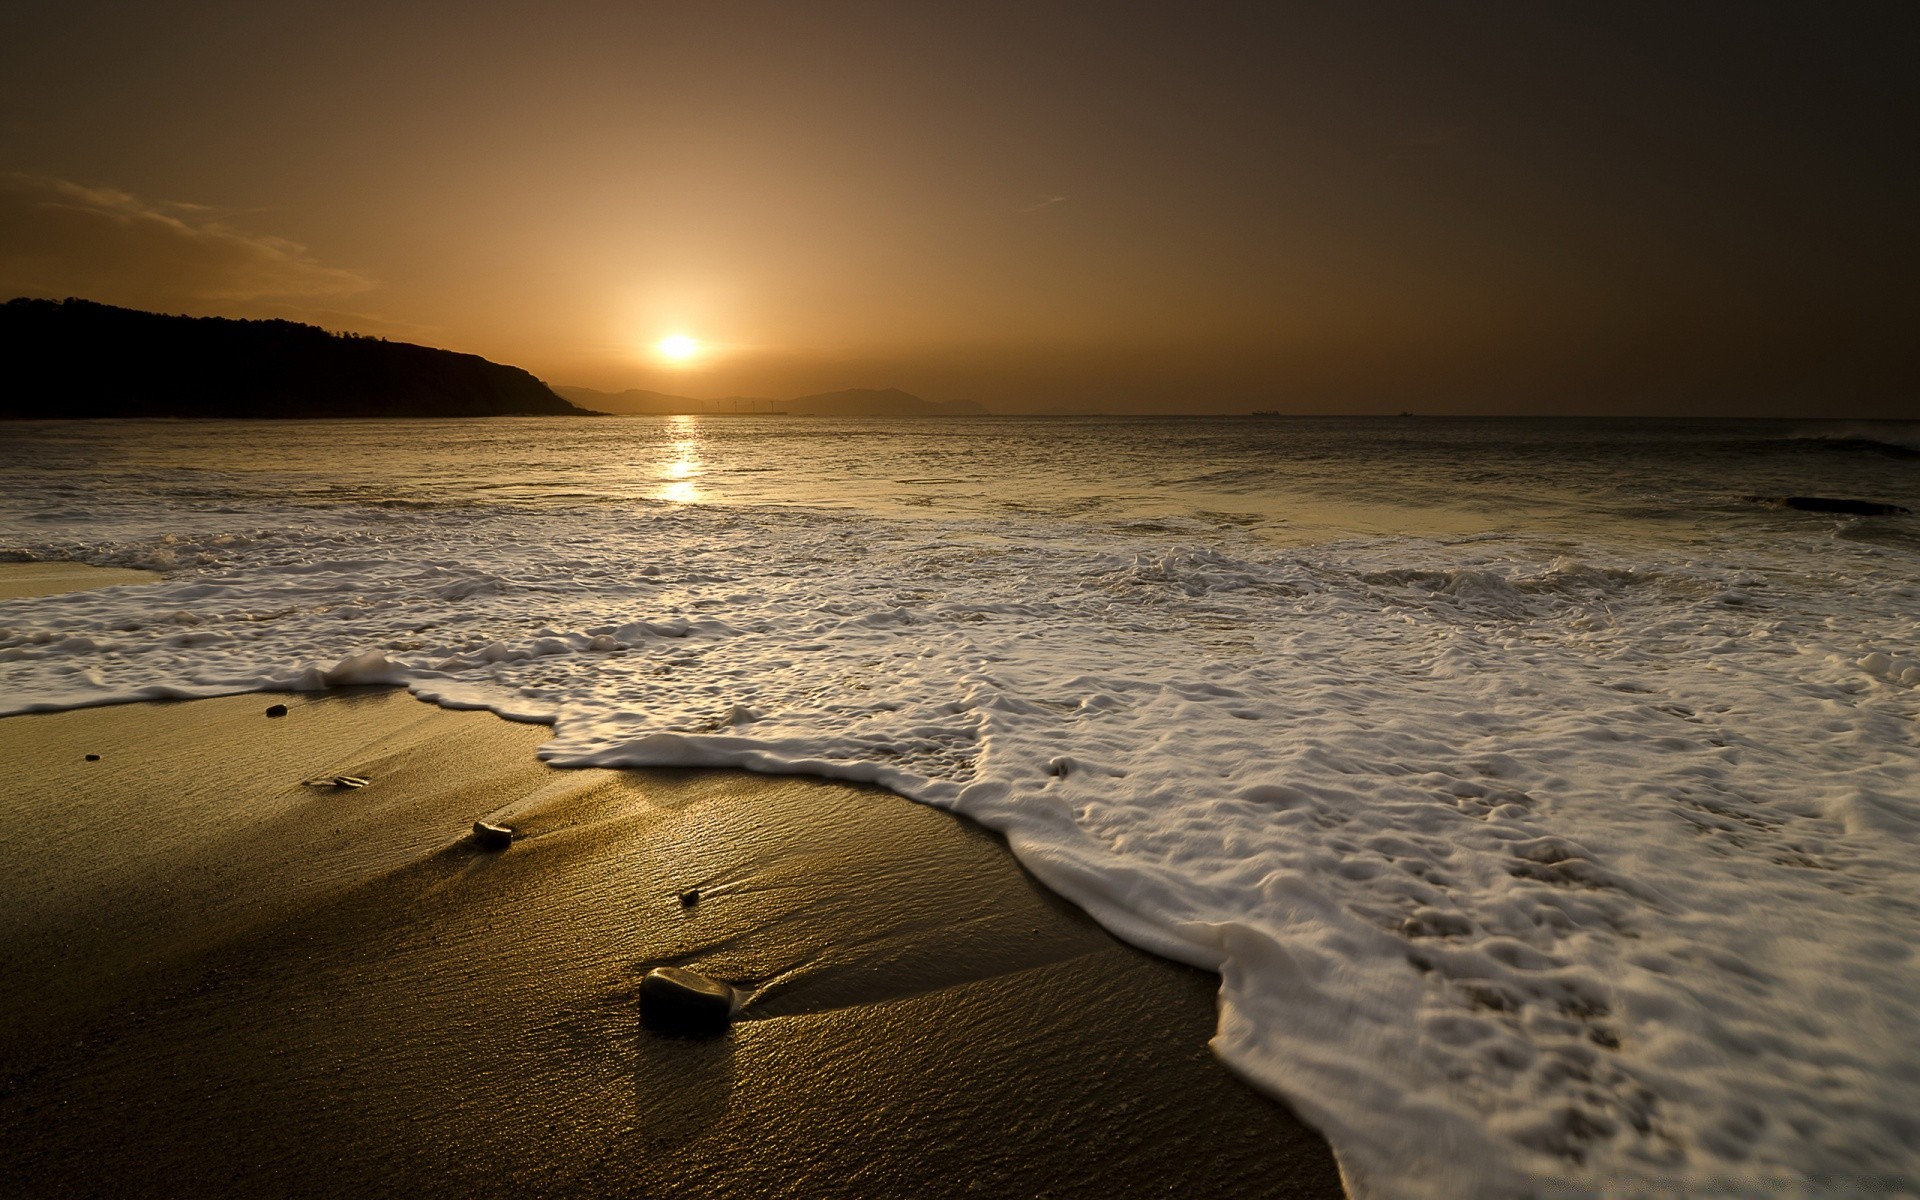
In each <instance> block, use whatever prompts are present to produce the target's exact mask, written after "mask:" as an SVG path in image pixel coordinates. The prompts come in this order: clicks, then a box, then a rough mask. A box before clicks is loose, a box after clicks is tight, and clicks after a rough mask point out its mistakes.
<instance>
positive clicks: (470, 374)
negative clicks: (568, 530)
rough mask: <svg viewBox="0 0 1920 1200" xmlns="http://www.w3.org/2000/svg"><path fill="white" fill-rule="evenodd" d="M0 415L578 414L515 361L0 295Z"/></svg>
mask: <svg viewBox="0 0 1920 1200" xmlns="http://www.w3.org/2000/svg"><path fill="white" fill-rule="evenodd" d="M0 381H4V382H0V417H14V418H68V417H491V416H507V415H569V416H586V415H590V414H589V413H588V412H587V411H586V410H584V409H580V408H576V407H575V406H574V405H572V404H569V403H568V402H567V401H565V400H563V399H561V398H560V397H559V396H556V395H555V394H554V393H553V391H552V390H551V389H550V388H548V387H547V385H546V384H544V383H541V382H540V381H539V380H538V379H535V378H534V377H533V376H532V375H529V374H527V372H525V371H522V370H521V369H520V368H518V367H504V366H501V365H500V364H499V363H493V362H488V361H487V360H486V359H484V358H481V357H479V356H477V355H473V354H456V353H454V352H453V351H451V350H435V349H432V348H430V347H427V346H415V345H411V344H409V343H407V342H388V341H383V340H381V339H379V338H368V337H359V336H357V335H354V334H337V333H329V332H327V331H326V330H324V329H321V328H318V327H317V326H313V325H300V324H296V323H294V322H292V321H235V320H228V319H226V318H224V317H174V316H165V315H162V314H160V313H149V312H140V311H137V310H135V309H130V308H114V307H111V306H109V305H105V304H94V303H92V302H91V301H87V300H62V301H54V300H24V299H22V300H10V301H8V302H7V303H6V304H3V305H0Z"/></svg>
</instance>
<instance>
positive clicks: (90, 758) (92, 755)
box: [87, 754, 100, 762]
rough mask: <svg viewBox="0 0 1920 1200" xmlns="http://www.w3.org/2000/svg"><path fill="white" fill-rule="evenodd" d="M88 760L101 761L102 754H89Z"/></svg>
mask: <svg viewBox="0 0 1920 1200" xmlns="http://www.w3.org/2000/svg"><path fill="white" fill-rule="evenodd" d="M87 761H88V762H99V761H100V756H99V755H98V754H89V755H87Z"/></svg>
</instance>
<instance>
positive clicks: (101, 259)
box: [0, 174, 375, 309]
mask: <svg viewBox="0 0 1920 1200" xmlns="http://www.w3.org/2000/svg"><path fill="white" fill-rule="evenodd" d="M374 286H375V283H374V281H373V280H372V279H370V278H368V277H367V276H366V275H363V274H361V273H360V272H358V271H351V270H347V269H344V268H341V267H332V266H328V265H326V264H324V263H322V262H320V261H318V260H317V259H315V258H314V257H313V255H312V254H311V253H310V252H309V251H308V250H307V248H306V247H305V246H302V245H300V244H299V243H298V242H292V241H288V240H287V239H286V238H281V237H275V236H273V235H271V234H263V233H255V232H251V231H248V230H244V229H240V228H237V227H236V226H234V225H231V224H229V223H227V222H226V221H224V220H221V219H219V218H218V217H217V216H215V215H214V214H213V213H212V210H210V209H208V208H206V207H204V206H201V205H195V204H159V203H153V202H150V201H147V200H143V199H141V198H140V197H138V196H135V195H134V194H132V193H131V192H123V191H119V190H117V189H113V188H101V187H88V186H85V185H83V184H77V183H71V182H69V181H67V180H64V179H55V178H51V177H48V176H42V175H21V174H15V175H4V176H0V295H22V294H25V295H37V296H82V297H86V298H88V299H93V300H101V301H106V302H109V303H118V304H131V305H137V306H140V307H145V308H163V309H164V308H182V307H187V308H192V307H199V306H203V305H208V304H234V303H246V302H257V301H264V300H292V299H312V298H319V297H337V296H349V295H354V294H356V293H360V292H365V291H368V290H370V289H372V288H373V287H374Z"/></svg>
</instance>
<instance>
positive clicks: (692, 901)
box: [680, 888, 700, 908]
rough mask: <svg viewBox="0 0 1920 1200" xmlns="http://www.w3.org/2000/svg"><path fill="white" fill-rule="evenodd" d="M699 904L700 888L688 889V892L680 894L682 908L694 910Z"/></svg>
mask: <svg viewBox="0 0 1920 1200" xmlns="http://www.w3.org/2000/svg"><path fill="white" fill-rule="evenodd" d="M698 903H700V889H699V888H688V889H687V890H686V891H684V892H681V893H680V907H681V908H692V907H693V906H694V905H696V904H698Z"/></svg>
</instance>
